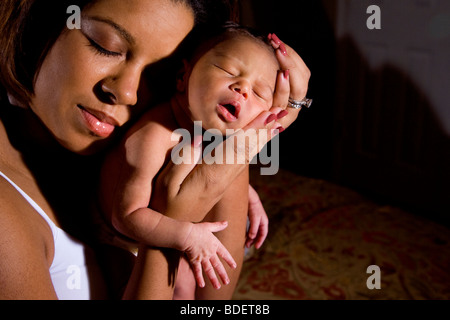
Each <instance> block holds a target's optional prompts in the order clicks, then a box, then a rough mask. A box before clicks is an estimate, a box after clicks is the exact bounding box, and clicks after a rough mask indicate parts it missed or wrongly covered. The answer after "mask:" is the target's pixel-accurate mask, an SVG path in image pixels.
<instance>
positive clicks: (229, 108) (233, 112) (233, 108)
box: [223, 104, 239, 118]
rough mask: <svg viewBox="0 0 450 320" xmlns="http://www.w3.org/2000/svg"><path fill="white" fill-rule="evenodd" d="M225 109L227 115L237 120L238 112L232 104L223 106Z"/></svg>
mask: <svg viewBox="0 0 450 320" xmlns="http://www.w3.org/2000/svg"><path fill="white" fill-rule="evenodd" d="M223 106H224V107H225V109H227V110H228V112H229V113H231V114H232V115H233V116H234V117H235V118H237V117H238V116H239V112H238V109H237V108H236V107H235V106H234V105H232V104H224V105H223Z"/></svg>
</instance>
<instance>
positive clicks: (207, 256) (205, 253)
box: [183, 221, 236, 289]
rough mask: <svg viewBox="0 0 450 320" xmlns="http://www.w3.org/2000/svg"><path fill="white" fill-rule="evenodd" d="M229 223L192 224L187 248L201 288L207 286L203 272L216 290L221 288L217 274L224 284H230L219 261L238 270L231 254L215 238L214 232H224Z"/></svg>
mask: <svg viewBox="0 0 450 320" xmlns="http://www.w3.org/2000/svg"><path fill="white" fill-rule="evenodd" d="M227 225H228V224H227V222H224V221H223V222H202V223H197V224H192V229H191V231H190V233H189V235H188V237H187V238H186V241H185V248H183V251H184V252H185V253H186V256H187V258H188V261H189V263H190V265H191V268H192V270H193V272H194V278H195V281H196V282H197V284H198V286H199V287H200V288H203V287H204V286H205V280H204V278H203V273H202V270H203V271H204V272H205V274H206V276H207V277H208V278H209V280H210V281H211V283H212V285H213V287H214V288H216V289H219V288H220V282H219V280H218V279H217V276H216V272H217V274H218V275H219V277H220V279H221V280H222V283H224V284H228V283H229V282H230V279H229V277H228V274H227V272H226V270H225V268H224V266H223V264H222V261H221V260H220V259H219V257H220V258H222V259H223V260H224V261H225V262H226V263H228V265H229V266H230V267H231V268H236V262H235V261H234V259H233V257H232V256H231V254H230V253H229V252H228V250H227V249H226V248H225V247H224V246H223V244H222V243H221V242H220V241H219V239H217V238H216V236H214V234H213V232H219V231H222V230H223V229H225V228H226V227H227Z"/></svg>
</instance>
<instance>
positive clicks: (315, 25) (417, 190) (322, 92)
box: [242, 0, 450, 225]
mask: <svg viewBox="0 0 450 320" xmlns="http://www.w3.org/2000/svg"><path fill="white" fill-rule="evenodd" d="M244 2H245V3H246V5H245V6H244V7H245V8H246V9H247V10H248V9H249V6H248V3H250V4H251V8H252V10H253V11H254V12H253V14H251V15H249V14H243V15H242V16H243V17H244V19H243V21H242V23H244V24H245V23H246V22H249V23H251V24H252V26H254V27H256V28H258V29H262V31H265V32H267V33H269V32H274V33H276V34H277V35H278V36H279V37H280V38H281V40H283V41H285V42H286V43H287V44H289V45H290V46H291V47H293V48H294V49H295V50H296V51H297V52H298V53H299V54H300V56H301V57H302V58H303V60H304V61H305V63H306V64H307V65H308V67H309V68H310V69H311V72H312V77H311V80H310V85H309V92H308V97H310V98H313V99H314V103H313V105H312V107H311V109H309V110H302V112H301V113H300V116H299V118H298V119H297V121H296V122H295V123H294V124H293V125H292V126H291V127H290V128H289V129H288V130H286V131H285V132H284V133H283V134H282V135H281V138H280V158H281V159H280V167H281V168H284V169H287V170H289V171H292V172H294V173H297V174H300V175H303V176H307V177H313V178H322V179H325V180H330V181H333V182H336V183H338V184H341V185H345V186H348V187H351V188H352V189H354V190H357V191H359V192H361V193H363V194H365V195H367V196H369V197H371V198H372V199H375V200H377V201H379V202H381V203H384V204H391V205H396V206H399V207H402V208H405V209H407V210H408V211H411V212H413V213H416V214H418V215H421V216H424V217H426V218H429V219H431V220H435V221H437V222H440V223H444V224H448V225H450V216H449V215H448V212H450V204H449V202H448V200H447V199H448V194H450V185H449V183H448V181H449V179H450V172H449V171H450V166H449V165H448V163H450V141H449V137H448V136H447V135H446V134H445V131H444V130H443V128H442V127H441V124H440V122H439V120H438V119H437V118H436V114H435V113H434V112H433V109H432V105H431V103H430V101H429V100H428V99H427V97H426V94H425V93H424V92H423V90H421V88H420V87H419V86H418V85H417V84H416V83H415V82H414V80H413V79H411V78H410V77H409V76H408V75H407V74H406V73H405V72H404V71H402V70H401V69H400V68H398V67H397V66H395V65H384V66H381V67H380V68H378V69H376V70H372V69H371V68H370V66H369V64H368V62H367V61H366V60H365V58H364V55H363V54H362V52H361V51H360V50H359V48H358V47H357V46H356V45H355V43H354V42H353V41H352V39H350V38H346V39H339V40H338V39H335V36H334V31H333V26H332V24H331V23H330V21H329V19H328V17H327V15H326V10H325V8H324V6H323V1H317V0H304V1H285V0H280V1H273V0H248V1H244ZM245 19H247V20H245Z"/></svg>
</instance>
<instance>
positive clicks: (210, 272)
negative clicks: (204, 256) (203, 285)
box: [202, 260, 220, 289]
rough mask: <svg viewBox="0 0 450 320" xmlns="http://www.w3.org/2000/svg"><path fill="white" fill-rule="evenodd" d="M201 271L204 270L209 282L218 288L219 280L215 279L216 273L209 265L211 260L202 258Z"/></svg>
mask: <svg viewBox="0 0 450 320" xmlns="http://www.w3.org/2000/svg"><path fill="white" fill-rule="evenodd" d="M202 266H203V271H204V272H205V274H206V276H207V277H208V278H209V280H210V281H211V284H212V285H213V287H214V288H215V289H220V282H219V280H218V279H217V276H216V273H215V271H214V268H213V266H212V265H211V262H210V261H209V260H204V261H203V262H202Z"/></svg>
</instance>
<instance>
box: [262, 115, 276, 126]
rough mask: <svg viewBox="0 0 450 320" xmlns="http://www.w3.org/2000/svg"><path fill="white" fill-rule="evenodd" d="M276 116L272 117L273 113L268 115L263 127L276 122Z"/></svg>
mask: <svg viewBox="0 0 450 320" xmlns="http://www.w3.org/2000/svg"><path fill="white" fill-rule="evenodd" d="M276 119H277V116H276V115H274V114H273V113H271V114H270V116H268V117H267V119H266V121H265V122H264V125H266V126H267V125H268V124H269V123H271V122H272V121H274V120H276Z"/></svg>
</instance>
